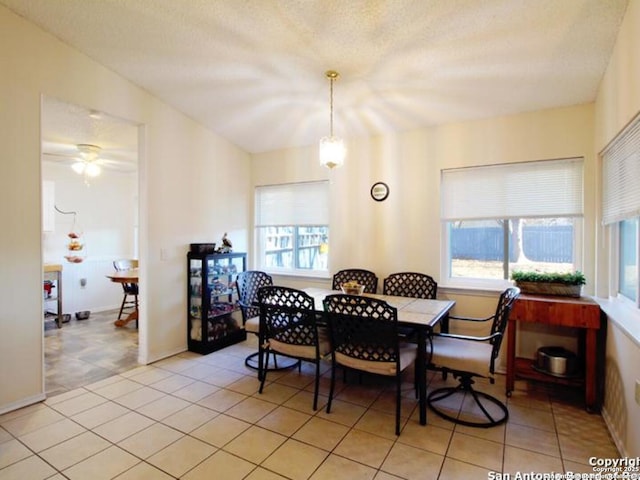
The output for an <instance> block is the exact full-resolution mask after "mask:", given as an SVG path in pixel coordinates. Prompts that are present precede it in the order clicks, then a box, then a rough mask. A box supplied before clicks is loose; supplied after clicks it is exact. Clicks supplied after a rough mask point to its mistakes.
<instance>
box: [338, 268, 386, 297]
mask: <svg viewBox="0 0 640 480" xmlns="http://www.w3.org/2000/svg"><path fill="white" fill-rule="evenodd" d="M350 280H355V281H356V282H358V283H359V284H360V285H364V292H365V293H376V292H377V290H378V277H376V274H375V273H373V272H370V271H369V270H363V269H361V268H350V269H346V270H340V271H339V272H338V273H336V274H335V275H334V276H333V283H332V286H331V288H332V289H333V290H340V286H341V285H342V284H343V283H346V282H348V281H350Z"/></svg>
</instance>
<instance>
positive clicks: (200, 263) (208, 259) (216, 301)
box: [187, 252, 247, 354]
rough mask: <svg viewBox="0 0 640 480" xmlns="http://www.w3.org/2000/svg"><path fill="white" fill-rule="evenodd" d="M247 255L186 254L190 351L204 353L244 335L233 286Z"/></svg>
mask: <svg viewBox="0 0 640 480" xmlns="http://www.w3.org/2000/svg"><path fill="white" fill-rule="evenodd" d="M246 257H247V256H246V253H220V254H215V253H211V254H207V253H197V252H189V253H188V254H187V268H188V272H187V273H188V278H189V282H188V292H187V299H188V300H187V308H188V312H187V313H188V322H187V324H188V325H187V327H188V331H187V339H188V347H189V350H190V351H192V352H197V353H201V354H207V353H211V352H214V351H216V350H219V349H221V348H224V347H226V346H228V345H232V344H234V343H238V342H241V341H243V340H245V339H246V338H247V334H246V331H245V330H244V328H243V327H242V315H241V312H240V310H239V308H238V305H237V303H238V302H237V289H236V277H237V276H238V273H240V272H243V271H244V270H245V268H246Z"/></svg>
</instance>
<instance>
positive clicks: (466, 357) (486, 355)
mask: <svg viewBox="0 0 640 480" xmlns="http://www.w3.org/2000/svg"><path fill="white" fill-rule="evenodd" d="M492 351H493V346H492V345H491V344H490V343H489V342H475V341H472V340H461V339H458V338H448V337H439V336H437V335H436V336H434V337H433V356H432V357H431V363H432V364H434V365H436V366H440V365H446V367H447V368H448V369H449V370H457V371H463V372H474V373H475V374H477V375H482V376H484V377H489V376H490V375H491V372H490V365H491V353H492Z"/></svg>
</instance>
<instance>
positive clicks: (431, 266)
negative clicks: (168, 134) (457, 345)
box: [252, 105, 595, 289]
mask: <svg viewBox="0 0 640 480" xmlns="http://www.w3.org/2000/svg"><path fill="white" fill-rule="evenodd" d="M347 147H348V155H347V161H346V163H345V165H344V166H343V167H342V168H340V169H337V170H333V171H328V170H323V169H322V168H321V167H319V166H318V165H317V151H316V149H315V148H305V149H295V150H284V151H279V152H270V153H268V154H262V155H255V156H254V157H253V168H252V173H253V183H254V185H265V184H270V183H281V182H292V181H303V180H315V179H321V178H329V180H330V195H331V209H330V212H331V237H330V246H329V248H330V249H331V250H330V251H331V266H330V270H331V272H335V271H337V270H339V269H341V268H348V267H353V266H359V267H362V268H368V269H370V270H373V271H375V272H376V273H377V274H378V276H379V277H380V278H383V277H384V276H386V275H388V274H389V273H391V272H394V271H401V270H418V271H423V272H427V273H429V274H431V275H433V276H434V277H436V278H437V279H438V280H439V281H440V282H441V284H442V279H440V278H439V277H440V250H441V249H440V201H439V198H440V192H439V189H440V171H441V169H443V168H452V167H463V166H469V165H481V164H495V163H506V162H521V161H527V160H541V159H551V158H564V157H575V156H581V157H584V158H585V165H586V168H585V170H586V176H585V185H586V188H585V190H586V193H585V198H586V202H585V225H586V227H585V229H586V230H587V231H591V230H592V229H593V225H594V220H593V217H594V215H595V212H594V205H595V200H594V188H593V181H594V165H593V163H594V157H593V153H592V151H593V106H592V105H581V106H575V107H569V108H561V109H555V110H548V111H543V112H534V113H526V114H522V115H516V116H511V117H503V118H495V119H490V120H483V121H475V122H465V123H457V124H449V125H444V126H441V127H434V128H430V129H423V130H416V131H411V132H405V133H399V134H389V135H384V136H379V137H372V138H358V139H352V140H350V141H349V142H348V144H347ZM283 165H284V167H283ZM281 172H282V173H281ZM376 181H383V182H386V183H387V184H388V185H389V188H390V195H389V198H388V199H387V200H386V201H384V202H375V201H374V200H372V199H371V197H370V195H369V190H370V188H371V185H372V184H373V183H374V182H376ZM584 253H585V254H584V257H585V258H584V271H585V273H586V275H587V278H589V279H591V278H593V272H594V266H593V262H592V258H593V254H594V245H593V240H592V239H591V236H590V235H586V236H585V245H584ZM589 288H590V285H589V286H588V289H589Z"/></svg>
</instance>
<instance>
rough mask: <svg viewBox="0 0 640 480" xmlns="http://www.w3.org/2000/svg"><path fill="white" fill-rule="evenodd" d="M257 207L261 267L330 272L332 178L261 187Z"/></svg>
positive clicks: (257, 257) (262, 268) (281, 271)
mask: <svg viewBox="0 0 640 480" xmlns="http://www.w3.org/2000/svg"><path fill="white" fill-rule="evenodd" d="M255 211H256V216H255V225H256V227H255V228H256V231H255V233H256V235H255V238H256V259H257V265H258V268H260V269H261V270H265V271H269V272H274V273H300V274H312V275H318V274H326V273H328V258H329V184H328V182H308V183H290V184H285V185H269V186H262V187H257V188H256V209H255Z"/></svg>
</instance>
